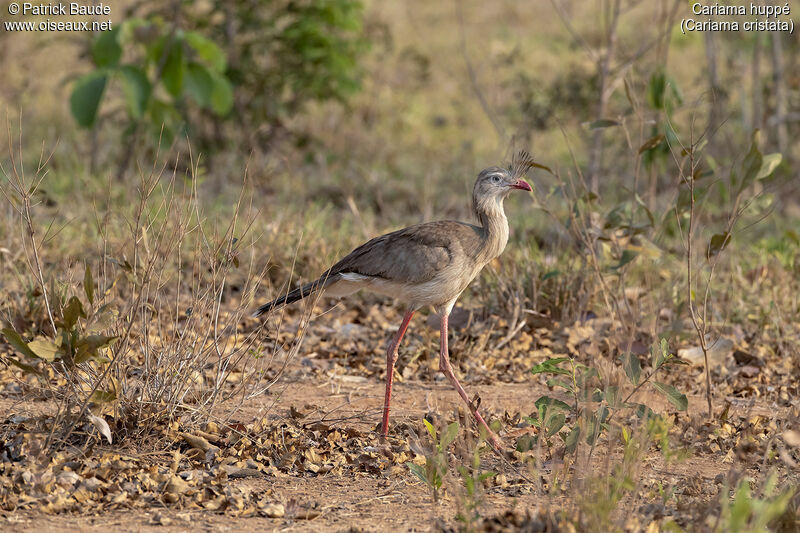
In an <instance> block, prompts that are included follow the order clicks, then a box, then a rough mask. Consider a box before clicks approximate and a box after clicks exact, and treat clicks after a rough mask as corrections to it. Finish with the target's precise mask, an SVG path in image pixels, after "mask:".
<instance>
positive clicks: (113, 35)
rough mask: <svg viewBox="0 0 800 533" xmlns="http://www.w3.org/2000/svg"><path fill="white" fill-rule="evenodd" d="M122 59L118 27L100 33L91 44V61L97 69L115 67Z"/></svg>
mask: <svg viewBox="0 0 800 533" xmlns="http://www.w3.org/2000/svg"><path fill="white" fill-rule="evenodd" d="M120 57H122V47H121V46H120V44H119V27H116V28H114V29H112V30H109V31H104V32H100V34H98V36H97V38H96V39H95V40H94V42H93V43H92V61H94V64H95V65H97V66H98V67H115V66H117V64H119V59H120Z"/></svg>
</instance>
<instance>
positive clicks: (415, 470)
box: [406, 463, 431, 486]
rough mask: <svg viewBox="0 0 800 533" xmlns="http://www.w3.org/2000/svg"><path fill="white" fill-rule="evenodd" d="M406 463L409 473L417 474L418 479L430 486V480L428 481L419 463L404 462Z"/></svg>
mask: <svg viewBox="0 0 800 533" xmlns="http://www.w3.org/2000/svg"><path fill="white" fill-rule="evenodd" d="M406 464H407V465H408V469H409V470H411V473H412V474H414V475H415V476H417V477H418V478H419V479H420V481H422V482H423V483H425V484H426V485H428V486H431V482H430V481H428V476H426V475H425V469H424V468H422V467H421V466H420V465H418V464H415V463H406Z"/></svg>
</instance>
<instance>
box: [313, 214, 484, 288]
mask: <svg viewBox="0 0 800 533" xmlns="http://www.w3.org/2000/svg"><path fill="white" fill-rule="evenodd" d="M480 231H481V229H480V228H478V227H477V226H473V225H471V224H465V223H463V222H455V221H449V220H446V221H440V222H428V223H425V224H418V225H416V226H411V227H408V228H405V229H401V230H398V231H395V232H392V233H387V234H386V235H381V236H380V237H376V238H374V239H372V240H371V241H368V242H366V243H364V244H362V245H361V246H359V247H358V248H356V249H355V250H353V251H352V252H350V253H349V254H348V255H347V256H345V257H344V258H342V260H341V261H339V262H338V263H336V264H335V265H333V266H332V267H331V268H330V270H329V271H328V272H326V273H325V274H323V276H322V277H323V278H324V277H325V276H332V275H335V274H345V273H349V272H352V273H355V274H361V275H363V276H372V277H378V278H383V279H388V280H392V281H399V282H404V283H423V282H425V281H428V280H430V279H431V278H433V277H434V276H435V275H436V273H437V272H439V271H441V270H442V269H444V268H446V267H447V266H449V265H451V264H452V263H453V261H467V260H469V258H470V257H471V256H472V255H474V254H475V253H476V252H477V250H478V248H479V246H480V239H481V236H480V235H481V234H480Z"/></svg>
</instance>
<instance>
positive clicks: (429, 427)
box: [422, 418, 436, 442]
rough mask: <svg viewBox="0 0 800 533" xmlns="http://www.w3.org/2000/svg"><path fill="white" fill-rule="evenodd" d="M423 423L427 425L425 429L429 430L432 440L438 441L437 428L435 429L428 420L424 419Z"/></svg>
mask: <svg viewBox="0 0 800 533" xmlns="http://www.w3.org/2000/svg"><path fill="white" fill-rule="evenodd" d="M422 423H423V424H425V428H426V429H427V430H428V433H430V435H431V438H432V439H433V440H434V442H435V441H436V428H434V427H433V424H431V423H430V422H428V419H427V418H423V419H422Z"/></svg>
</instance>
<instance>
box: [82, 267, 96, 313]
mask: <svg viewBox="0 0 800 533" xmlns="http://www.w3.org/2000/svg"><path fill="white" fill-rule="evenodd" d="M83 292H84V293H85V294H86V301H87V302H89V303H90V304H94V279H92V269H91V267H89V263H86V270H85V271H84V273H83Z"/></svg>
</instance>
